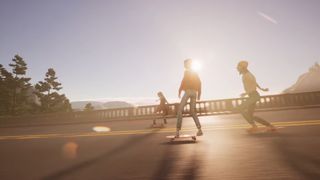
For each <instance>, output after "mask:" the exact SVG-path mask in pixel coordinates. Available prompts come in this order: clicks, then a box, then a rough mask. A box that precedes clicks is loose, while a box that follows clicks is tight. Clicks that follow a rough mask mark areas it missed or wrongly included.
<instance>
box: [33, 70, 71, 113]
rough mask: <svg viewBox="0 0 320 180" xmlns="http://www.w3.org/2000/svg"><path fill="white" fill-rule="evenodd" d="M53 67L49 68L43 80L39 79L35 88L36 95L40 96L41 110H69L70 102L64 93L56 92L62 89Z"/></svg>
mask: <svg viewBox="0 0 320 180" xmlns="http://www.w3.org/2000/svg"><path fill="white" fill-rule="evenodd" d="M57 79H58V77H57V76H56V72H55V71H54V69H53V68H49V69H48V72H47V73H46V74H45V79H44V81H39V82H38V83H37V84H36V86H35V88H36V90H37V92H36V95H37V96H38V97H39V98H40V102H41V111H42V112H69V111H71V104H70V102H69V100H68V98H67V97H66V96H65V95H64V94H61V95H60V94H59V93H58V92H59V91H60V90H61V89H62V87H61V83H59V82H58V81H57Z"/></svg>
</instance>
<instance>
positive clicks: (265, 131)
mask: <svg viewBox="0 0 320 180" xmlns="http://www.w3.org/2000/svg"><path fill="white" fill-rule="evenodd" d="M279 129H280V127H276V128H275V129H273V130H271V129H269V128H267V127H258V128H257V129H256V130H255V131H250V130H249V129H247V130H246V131H247V133H248V134H260V133H275V132H278V131H279Z"/></svg>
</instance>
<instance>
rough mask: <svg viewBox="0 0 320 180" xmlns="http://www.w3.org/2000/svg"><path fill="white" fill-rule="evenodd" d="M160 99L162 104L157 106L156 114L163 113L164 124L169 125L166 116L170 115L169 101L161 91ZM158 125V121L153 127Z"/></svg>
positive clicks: (154, 121)
mask: <svg viewBox="0 0 320 180" xmlns="http://www.w3.org/2000/svg"><path fill="white" fill-rule="evenodd" d="M157 95H158V97H159V100H160V104H159V106H157V108H156V110H155V113H161V115H162V116H163V122H164V124H167V119H166V116H167V115H168V113H169V107H168V104H169V103H168V101H167V99H166V98H165V97H164V95H163V93H162V92H161V91H160V92H158V94H157ZM154 125H156V119H154V120H153V126H154Z"/></svg>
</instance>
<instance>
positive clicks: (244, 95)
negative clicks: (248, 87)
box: [240, 92, 248, 98]
mask: <svg viewBox="0 0 320 180" xmlns="http://www.w3.org/2000/svg"><path fill="white" fill-rule="evenodd" d="M247 95H248V93H246V92H244V93H241V94H240V97H242V98H244V97H246V96H247Z"/></svg>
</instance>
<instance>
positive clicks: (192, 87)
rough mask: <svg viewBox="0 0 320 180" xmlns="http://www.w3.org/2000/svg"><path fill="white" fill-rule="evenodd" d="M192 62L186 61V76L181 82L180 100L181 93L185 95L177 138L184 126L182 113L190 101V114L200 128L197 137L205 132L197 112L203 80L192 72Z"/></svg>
mask: <svg viewBox="0 0 320 180" xmlns="http://www.w3.org/2000/svg"><path fill="white" fill-rule="evenodd" d="M191 67H192V60H191V59H186V60H185V61H184V68H185V71H184V76H183V79H182V81H181V85H180V88H179V95H178V96H179V98H180V96H181V92H182V91H184V95H183V97H182V99H181V102H180V105H179V109H178V113H177V131H176V137H179V135H180V130H181V126H182V113H183V110H184V107H185V105H187V103H188V101H189V100H190V114H191V116H192V118H193V120H194V122H195V124H196V126H197V128H198V132H197V136H202V135H203V132H202V130H201V124H200V121H199V118H198V116H197V112H196V100H197V99H198V100H200V97H201V80H200V78H199V76H198V74H197V73H196V72H194V71H193V70H192V68H191Z"/></svg>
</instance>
